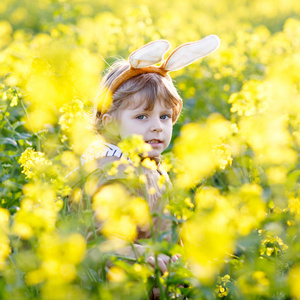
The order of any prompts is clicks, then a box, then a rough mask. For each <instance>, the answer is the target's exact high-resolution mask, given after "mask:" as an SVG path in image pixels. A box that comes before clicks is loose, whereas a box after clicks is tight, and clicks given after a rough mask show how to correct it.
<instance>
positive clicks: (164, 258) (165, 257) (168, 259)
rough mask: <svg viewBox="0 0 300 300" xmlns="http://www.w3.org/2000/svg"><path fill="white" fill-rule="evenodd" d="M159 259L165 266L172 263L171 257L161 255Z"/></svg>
mask: <svg viewBox="0 0 300 300" xmlns="http://www.w3.org/2000/svg"><path fill="white" fill-rule="evenodd" d="M158 258H160V259H162V260H163V262H164V263H165V264H168V263H169V262H170V257H169V256H168V255H165V254H159V255H158Z"/></svg>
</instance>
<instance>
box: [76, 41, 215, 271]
mask: <svg viewBox="0 0 300 300" xmlns="http://www.w3.org/2000/svg"><path fill="white" fill-rule="evenodd" d="M218 46H219V38H218V37H216V36H214V35H212V36H209V37H206V38H205V39H203V40H200V41H197V42H194V43H187V44H184V45H182V46H180V47H178V48H177V49H175V50H174V51H173V52H172V53H171V54H170V55H169V57H168V58H167V59H166V60H164V61H163V63H162V64H161V66H159V67H157V66H154V64H156V63H158V62H160V61H161V60H162V57H163V54H164V53H165V52H167V50H168V49H169V47H170V44H169V42H168V41H165V40H159V41H156V42H152V43H149V44H147V45H145V46H144V47H142V48H140V49H138V50H137V51H135V52H133V53H132V54H131V55H130V57H129V62H124V61H123V62H119V63H116V64H114V65H113V66H112V67H111V68H110V70H109V72H108V73H107V75H106V76H105V77H104V78H103V81H102V88H103V89H102V90H103V91H108V94H110V95H111V96H112V102H111V105H110V106H109V107H105V106H102V107H100V108H99V107H97V110H96V113H95V124H96V128H97V130H98V132H99V133H100V134H101V135H102V137H104V138H105V140H106V142H104V143H103V142H100V141H99V143H100V144H101V151H97V149H99V148H97V145H95V144H92V145H90V147H89V148H88V149H87V151H86V152H85V154H84V155H83V156H82V161H83V163H85V162H86V161H89V160H93V159H94V160H97V166H98V170H99V173H98V175H99V180H98V185H99V187H101V186H104V185H106V184H109V183H111V182H113V181H115V180H121V179H123V178H124V177H126V176H125V174H124V171H125V168H126V166H122V165H120V166H119V168H118V173H117V174H116V175H115V176H109V175H107V174H105V172H103V170H104V169H105V166H106V165H108V164H110V163H112V162H114V161H118V160H120V158H121V157H122V156H124V153H122V151H121V150H120V148H119V147H118V146H117V144H118V143H119V142H120V141H122V140H123V139H124V138H126V137H128V136H131V135H133V134H138V135H141V136H142V137H143V139H144V141H145V142H146V143H147V144H149V145H150V146H151V150H150V151H149V152H148V155H147V157H149V158H150V159H151V160H154V161H155V162H156V168H155V169H153V168H152V169H147V168H142V172H143V175H144V176H145V177H146V181H145V186H146V189H145V190H146V191H149V190H150V188H151V189H152V191H154V192H151V193H148V195H147V201H148V205H149V209H150V213H158V215H159V214H162V211H163V208H164V203H163V202H162V194H163V192H164V190H165V189H166V186H161V185H160V184H159V180H160V178H161V176H162V175H163V176H164V177H165V184H166V185H167V184H170V181H169V177H168V175H167V174H166V173H164V172H162V171H161V170H160V155H161V153H162V152H163V151H164V150H165V149H166V148H167V147H168V145H169V143H170V140H171V136H172V128H173V125H174V123H175V122H176V120H177V119H178V116H179V114H180V111H181V108H182V99H181V98H180V96H179V95H178V93H177V91H176V88H175V87H174V85H173V83H172V80H171V77H170V76H169V75H168V72H170V71H174V70H178V69H180V68H182V67H184V66H186V65H188V64H190V63H191V62H193V61H195V60H197V59H199V58H201V57H204V56H206V55H208V54H210V53H212V52H213V51H215V50H216V49H217V48H218ZM95 149H96V150H95ZM129 159H130V157H129ZM122 182H123V181H122ZM127 188H128V190H130V187H128V186H127ZM135 190H136V192H137V194H141V195H142V192H141V190H142V189H140V188H139V187H135ZM168 226H169V224H168V223H167V222H166V221H165V220H164V219H163V220H159V219H158V218H157V217H155V218H153V227H154V232H163V231H167V229H168ZM152 233H153V232H151V230H150V227H149V226H148V227H147V226H146V227H144V228H139V230H138V236H137V239H136V244H135V245H134V247H135V251H134V252H135V253H138V254H139V255H140V254H144V253H145V248H144V247H143V246H141V245H139V244H138V240H139V239H141V238H150V237H151V234H152ZM124 251H127V254H128V253H129V252H130V250H129V249H128V248H127V249H126V250H125V248H124ZM131 255H132V253H131ZM177 259H178V256H176V255H175V256H174V257H172V258H169V257H168V256H166V255H164V254H160V255H158V259H157V262H158V266H159V268H160V270H161V271H162V272H163V273H164V272H166V271H167V266H168V264H169V262H170V260H173V261H175V260H177ZM147 261H148V262H149V263H150V264H151V265H152V266H154V265H155V258H154V256H153V255H150V256H149V257H148V259H147Z"/></svg>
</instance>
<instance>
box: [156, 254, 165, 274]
mask: <svg viewBox="0 0 300 300" xmlns="http://www.w3.org/2000/svg"><path fill="white" fill-rule="evenodd" d="M157 264H158V267H159V269H160V271H161V272H162V273H163V274H164V273H165V272H168V268H167V265H166V264H165V262H164V261H163V259H161V258H160V257H159V258H157Z"/></svg>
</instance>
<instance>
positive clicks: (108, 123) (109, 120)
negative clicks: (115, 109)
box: [102, 114, 118, 135]
mask: <svg viewBox="0 0 300 300" xmlns="http://www.w3.org/2000/svg"><path fill="white" fill-rule="evenodd" d="M102 124H103V127H104V129H105V130H106V131H107V132H109V133H110V134H113V135H118V124H117V121H116V120H115V119H114V118H113V117H112V116H111V115H110V114H104V115H103V116H102Z"/></svg>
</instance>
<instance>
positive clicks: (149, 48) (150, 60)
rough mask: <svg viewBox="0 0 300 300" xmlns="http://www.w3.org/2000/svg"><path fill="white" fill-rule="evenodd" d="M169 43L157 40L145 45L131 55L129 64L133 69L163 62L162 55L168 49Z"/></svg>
mask: <svg viewBox="0 0 300 300" xmlns="http://www.w3.org/2000/svg"><path fill="white" fill-rule="evenodd" d="M170 46H171V44H170V42H168V41H167V40H157V41H154V42H151V43H148V44H146V45H145V46H143V47H141V48H139V49H138V50H136V51H134V52H132V53H131V55H130V56H129V63H130V65H131V66H132V67H133V68H135V69H140V68H144V67H148V66H151V65H154V64H157V63H159V62H161V61H162V60H163V55H164V54H165V53H166V52H167V51H168V50H169V49H170Z"/></svg>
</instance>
